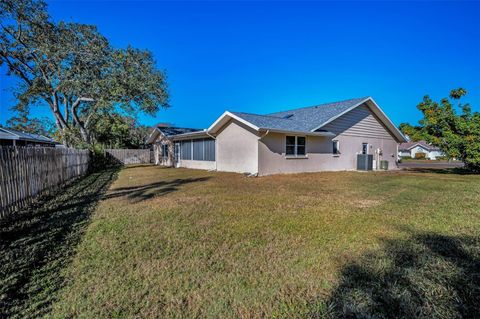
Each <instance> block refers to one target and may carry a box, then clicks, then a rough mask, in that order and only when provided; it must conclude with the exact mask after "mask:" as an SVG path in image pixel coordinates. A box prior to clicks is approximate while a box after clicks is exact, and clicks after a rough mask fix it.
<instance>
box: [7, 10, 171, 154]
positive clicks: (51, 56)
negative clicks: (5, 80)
mask: <svg viewBox="0 0 480 319" xmlns="http://www.w3.org/2000/svg"><path fill="white" fill-rule="evenodd" d="M46 9H47V6H46V3H45V2H44V1H42V0H0V64H5V65H6V66H7V68H8V74H9V75H14V76H16V77H18V78H19V79H20V81H19V84H18V85H17V86H16V87H15V88H14V92H15V96H16V97H17V99H18V104H17V105H16V106H15V109H16V110H18V111H20V112H27V113H28V110H29V107H30V106H37V105H47V106H48V108H49V110H50V111H51V113H52V115H53V117H54V119H55V123H56V126H57V129H58V132H60V135H61V137H62V138H63V140H64V142H65V144H67V145H69V144H75V143H76V142H75V141H76V140H81V141H82V142H83V143H85V144H87V145H89V144H91V137H92V135H93V133H94V132H93V131H92V130H93V129H94V128H95V126H94V125H93V123H92V118H93V117H95V116H96V115H98V114H103V115H105V116H112V115H115V114H121V113H125V112H126V113H128V114H130V115H132V116H135V115H136V114H138V113H139V112H144V113H146V114H149V115H153V114H155V113H156V112H157V111H158V110H159V109H160V108H162V107H168V106H169V105H168V89H167V82H166V75H165V72H163V71H161V70H158V69H157V68H156V66H155V61H154V59H153V56H152V54H151V53H150V52H149V51H146V50H139V49H135V48H133V47H130V46H129V47H127V48H125V49H118V48H114V47H112V45H111V44H110V43H109V41H108V39H107V38H106V37H104V36H103V35H102V34H100V32H99V31H98V30H97V28H96V27H95V26H93V25H86V24H80V23H70V22H63V21H60V22H55V21H53V20H52V19H51V17H50V16H49V15H48V13H47V11H46Z"/></svg>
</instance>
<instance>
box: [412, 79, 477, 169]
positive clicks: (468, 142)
mask: <svg viewBox="0 0 480 319" xmlns="http://www.w3.org/2000/svg"><path fill="white" fill-rule="evenodd" d="M466 94H467V91H466V90H465V89H463V88H459V89H455V90H452V91H451V92H450V96H449V98H443V99H442V100H441V101H440V102H435V101H433V100H432V99H431V98H430V97H429V96H428V95H427V96H425V97H424V98H423V101H422V102H421V103H420V104H418V106H417V107H418V109H419V110H420V111H421V112H422V114H423V119H422V120H421V121H420V125H421V131H422V134H423V136H424V137H425V139H426V140H427V141H428V142H429V143H432V144H434V145H437V146H438V147H440V148H441V149H442V150H443V151H444V152H445V153H446V155H447V156H448V157H450V158H457V159H459V160H461V161H463V162H464V163H465V165H466V166H467V167H468V168H470V169H472V170H475V171H480V113H478V112H472V108H471V107H470V105H469V104H468V103H467V104H462V103H461V102H460V99H461V98H462V97H464V96H465V95H466ZM455 102H457V103H458V104H457V105H454V103H455Z"/></svg>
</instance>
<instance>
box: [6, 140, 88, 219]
mask: <svg viewBox="0 0 480 319" xmlns="http://www.w3.org/2000/svg"><path fill="white" fill-rule="evenodd" d="M89 163H90V151H88V150H77V149H68V148H40V147H0V218H1V217H4V216H5V215H6V214H8V213H11V212H13V211H15V210H18V209H20V208H23V207H26V206H28V205H29V204H31V203H32V201H33V200H34V198H35V197H36V196H37V195H40V194H46V195H49V194H51V193H52V192H54V191H57V190H58V187H59V186H61V185H62V184H64V183H66V182H68V181H70V180H72V179H74V178H76V177H79V176H82V175H84V174H85V173H87V171H88V167H89Z"/></svg>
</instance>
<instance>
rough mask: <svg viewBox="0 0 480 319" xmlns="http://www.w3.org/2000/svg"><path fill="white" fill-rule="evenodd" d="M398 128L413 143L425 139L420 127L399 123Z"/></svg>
mask: <svg viewBox="0 0 480 319" xmlns="http://www.w3.org/2000/svg"><path fill="white" fill-rule="evenodd" d="M398 128H399V129H400V131H401V132H402V133H403V134H404V135H406V136H408V138H409V139H410V140H411V141H413V142H418V141H421V140H424V139H425V136H424V132H423V129H422V127H421V126H413V125H410V124H409V123H400V125H399V126H398Z"/></svg>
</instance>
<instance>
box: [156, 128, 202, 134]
mask: <svg viewBox="0 0 480 319" xmlns="http://www.w3.org/2000/svg"><path fill="white" fill-rule="evenodd" d="M158 129H159V130H160V131H161V132H162V133H163V134H164V135H165V136H173V135H178V134H185V133H191V132H197V131H201V129H197V128H187V127H158Z"/></svg>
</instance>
